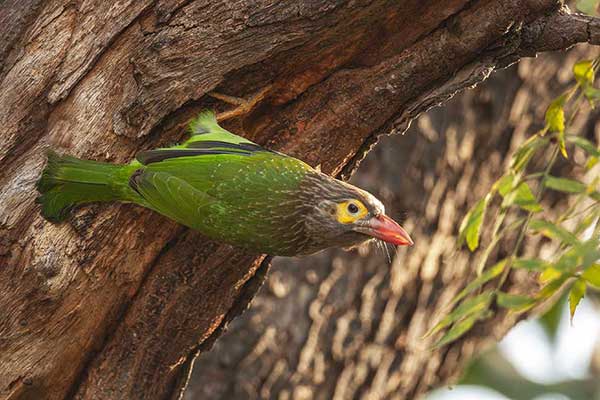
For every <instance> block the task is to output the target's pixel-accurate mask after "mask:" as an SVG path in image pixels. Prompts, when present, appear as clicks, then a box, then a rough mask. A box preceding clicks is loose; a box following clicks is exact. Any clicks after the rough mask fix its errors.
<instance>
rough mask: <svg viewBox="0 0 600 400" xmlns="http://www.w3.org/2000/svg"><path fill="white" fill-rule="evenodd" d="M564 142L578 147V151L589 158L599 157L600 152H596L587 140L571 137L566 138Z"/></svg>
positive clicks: (595, 148)
mask: <svg viewBox="0 0 600 400" xmlns="http://www.w3.org/2000/svg"><path fill="white" fill-rule="evenodd" d="M566 140H567V141H568V142H569V143H573V144H574V145H575V146H577V147H579V148H580V149H582V150H583V151H585V152H586V153H588V154H589V155H590V156H593V157H600V150H598V148H597V147H596V146H595V145H594V144H593V143H592V142H590V141H589V140H587V139H585V138H582V137H581V136H573V135H568V136H566Z"/></svg>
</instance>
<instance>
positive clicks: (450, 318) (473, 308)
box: [425, 291, 494, 337]
mask: <svg viewBox="0 0 600 400" xmlns="http://www.w3.org/2000/svg"><path fill="white" fill-rule="evenodd" d="M493 296H494V292H493V291H486V292H483V293H481V294H479V295H477V296H475V297H471V298H470V299H467V300H465V301H463V302H462V303H461V304H460V305H459V306H458V307H456V309H454V310H453V311H452V312H451V313H450V314H448V315H447V316H446V317H444V318H443V319H442V320H441V321H440V322H438V323H437V324H436V325H435V326H434V327H433V328H431V330H430V331H429V332H427V333H426V334H425V337H428V336H431V335H433V334H435V333H437V332H439V331H440V330H442V329H444V328H445V327H447V326H449V325H450V324H452V323H454V322H456V321H458V320H461V319H463V318H465V317H468V316H470V315H472V314H477V313H481V312H482V311H486V310H487V309H488V307H489V305H490V303H491V301H492V298H493Z"/></svg>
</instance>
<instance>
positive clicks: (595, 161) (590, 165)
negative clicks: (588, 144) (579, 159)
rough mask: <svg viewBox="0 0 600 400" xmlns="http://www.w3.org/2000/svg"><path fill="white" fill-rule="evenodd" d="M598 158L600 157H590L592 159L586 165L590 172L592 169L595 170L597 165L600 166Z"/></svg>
mask: <svg viewBox="0 0 600 400" xmlns="http://www.w3.org/2000/svg"><path fill="white" fill-rule="evenodd" d="M598 158H599V157H590V159H589V160H587V162H586V163H585V169H587V170H588V171H589V170H590V169H592V168H594V167H595V166H596V164H598Z"/></svg>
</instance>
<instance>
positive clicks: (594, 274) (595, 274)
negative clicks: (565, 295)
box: [581, 264, 600, 289]
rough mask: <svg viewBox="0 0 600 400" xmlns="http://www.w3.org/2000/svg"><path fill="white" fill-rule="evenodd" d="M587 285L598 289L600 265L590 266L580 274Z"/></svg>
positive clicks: (599, 284)
mask: <svg viewBox="0 0 600 400" xmlns="http://www.w3.org/2000/svg"><path fill="white" fill-rule="evenodd" d="M581 277H582V278H583V279H585V281H586V282H587V283H589V284H590V285H592V286H594V287H595V288H598V289H600V264H592V265H591V266H590V267H589V268H587V269H586V270H585V271H583V273H582V274H581Z"/></svg>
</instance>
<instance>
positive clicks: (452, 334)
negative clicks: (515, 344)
mask: <svg viewBox="0 0 600 400" xmlns="http://www.w3.org/2000/svg"><path fill="white" fill-rule="evenodd" d="M491 315H492V313H491V312H490V311H489V310H482V311H479V312H477V313H475V314H472V315H470V316H469V317H467V318H465V319H463V320H462V321H460V322H458V323H456V324H454V325H453V326H452V328H450V329H449V330H448V332H446V333H445V334H444V336H442V337H441V338H440V340H439V341H438V342H437V343H436V344H435V346H434V348H439V347H442V346H445V345H447V344H448V343H452V342H454V341H455V340H457V339H459V338H460V337H461V336H463V335H464V334H465V333H467V332H468V331H470V330H471V328H473V325H475V322H477V321H479V320H480V319H485V318H489V317H490V316H491Z"/></svg>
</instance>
